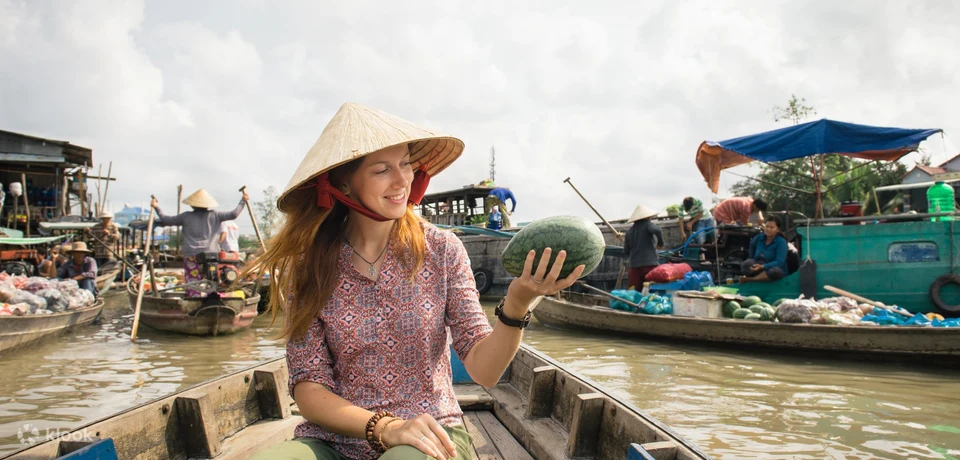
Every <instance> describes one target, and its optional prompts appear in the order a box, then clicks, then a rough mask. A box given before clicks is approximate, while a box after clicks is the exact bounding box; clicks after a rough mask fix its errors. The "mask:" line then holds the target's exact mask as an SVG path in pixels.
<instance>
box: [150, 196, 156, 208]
mask: <svg viewBox="0 0 960 460" xmlns="http://www.w3.org/2000/svg"><path fill="white" fill-rule="evenodd" d="M150 207H151V208H155V207H157V199H156V198H154V199H152V200H150Z"/></svg>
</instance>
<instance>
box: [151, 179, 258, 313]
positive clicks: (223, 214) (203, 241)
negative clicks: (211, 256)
mask: <svg viewBox="0 0 960 460" xmlns="http://www.w3.org/2000/svg"><path fill="white" fill-rule="evenodd" d="M249 198H250V196H249V195H247V192H243V198H242V199H241V200H240V204H238V205H237V207H236V208H235V209H234V210H233V211H212V210H211V208H215V207H217V206H218V205H219V203H217V200H215V199H213V197H212V196H210V194H209V193H207V191H206V190H204V189H200V190H197V191H196V192H193V194H192V195H190V196H188V197H187V198H186V199H185V200H183V204H185V205H188V206H190V207H192V208H193V210H191V211H187V212H184V213H181V214H178V215H176V216H168V215H166V214H164V213H163V210H161V209H160V206H159V203H158V202H157V199H156V198H154V199H153V200H151V201H150V206H151V207H153V208H154V209H156V210H157V216H158V217H160V221H161V222H163V225H170V226H172V225H181V226H183V246H182V248H183V249H182V250H183V278H184V281H185V282H186V283H195V282H198V281H202V280H203V276H202V275H201V274H200V263H199V260H198V258H197V256H198V255H200V254H202V253H205V252H215V253H219V252H220V224H221V223H222V222H223V221H227V220H234V219H236V218H237V217H239V216H240V213H242V212H243V206H244V203H245V202H246V200H248V199H249ZM186 293H187V297H201V296H202V294H201V293H200V291H197V290H195V289H190V288H187V289H186Z"/></svg>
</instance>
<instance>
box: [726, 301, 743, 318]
mask: <svg viewBox="0 0 960 460" xmlns="http://www.w3.org/2000/svg"><path fill="white" fill-rule="evenodd" d="M739 308H740V304H738V303H736V302H734V301H732V300H731V301H729V302H724V304H723V316H724V317H725V318H733V312H735V311H737V310H738V309H739Z"/></svg>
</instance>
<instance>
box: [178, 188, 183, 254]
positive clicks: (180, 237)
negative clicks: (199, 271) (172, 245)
mask: <svg viewBox="0 0 960 460" xmlns="http://www.w3.org/2000/svg"><path fill="white" fill-rule="evenodd" d="M182 198H183V184H180V185H178V186H177V215H180V201H181V200H182ZM181 244H183V227H182V226H177V255H178V256H179V255H180V246H181Z"/></svg>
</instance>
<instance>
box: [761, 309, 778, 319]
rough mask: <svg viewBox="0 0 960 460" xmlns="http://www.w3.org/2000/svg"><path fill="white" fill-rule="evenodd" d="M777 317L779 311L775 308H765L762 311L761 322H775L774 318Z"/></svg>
mask: <svg viewBox="0 0 960 460" xmlns="http://www.w3.org/2000/svg"><path fill="white" fill-rule="evenodd" d="M776 315H777V311H776V310H774V309H773V307H763V310H761V311H760V320H761V321H773V318H774V316H776Z"/></svg>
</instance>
